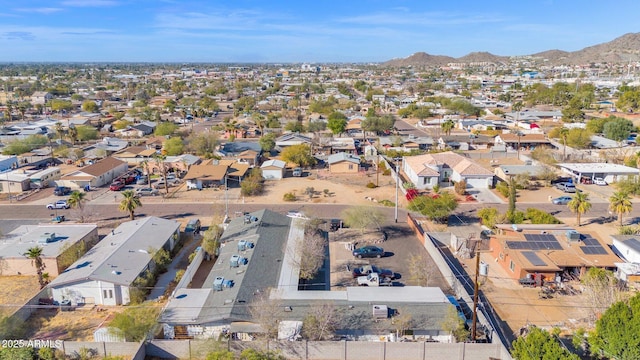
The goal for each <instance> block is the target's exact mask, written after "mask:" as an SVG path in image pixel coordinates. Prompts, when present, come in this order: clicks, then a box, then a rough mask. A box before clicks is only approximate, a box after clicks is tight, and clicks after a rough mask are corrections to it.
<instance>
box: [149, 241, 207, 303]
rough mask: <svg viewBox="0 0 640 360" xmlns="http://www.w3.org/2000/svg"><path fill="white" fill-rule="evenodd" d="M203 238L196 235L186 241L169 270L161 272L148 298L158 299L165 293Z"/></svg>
mask: <svg viewBox="0 0 640 360" xmlns="http://www.w3.org/2000/svg"><path fill="white" fill-rule="evenodd" d="M201 239H202V237H201V236H200V235H196V236H194V237H193V238H191V239H189V240H187V241H186V243H185V244H184V246H183V247H182V249H180V252H179V253H178V255H177V256H176V257H175V258H174V259H173V261H171V264H169V266H168V268H167V272H165V273H163V274H160V276H159V277H158V281H157V282H156V285H155V286H154V288H153V290H151V293H149V295H148V296H147V300H157V299H158V298H160V296H162V295H164V292H165V291H166V290H167V287H168V286H169V284H170V283H171V281H173V280H174V279H175V278H176V273H177V272H178V270H180V268H181V267H180V265H181V264H182V263H187V264H188V263H189V261H188V258H189V255H191V253H193V252H194V251H195V249H196V247H198V246H199V245H200V240H201ZM184 268H186V266H184Z"/></svg>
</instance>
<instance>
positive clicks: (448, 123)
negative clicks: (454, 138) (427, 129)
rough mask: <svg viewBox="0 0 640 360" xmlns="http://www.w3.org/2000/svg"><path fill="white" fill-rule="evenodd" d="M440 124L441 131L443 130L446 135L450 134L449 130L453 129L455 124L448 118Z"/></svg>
mask: <svg viewBox="0 0 640 360" xmlns="http://www.w3.org/2000/svg"><path fill="white" fill-rule="evenodd" d="M440 126H441V127H442V131H444V133H445V134H446V135H447V136H448V135H451V130H453V128H454V127H455V126H456V124H455V123H454V122H453V120H451V119H449V120H447V121H445V122H443V123H442V124H441V125H440Z"/></svg>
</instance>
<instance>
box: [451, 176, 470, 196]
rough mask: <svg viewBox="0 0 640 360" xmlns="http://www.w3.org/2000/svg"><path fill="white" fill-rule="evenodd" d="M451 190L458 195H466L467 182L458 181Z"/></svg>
mask: <svg viewBox="0 0 640 360" xmlns="http://www.w3.org/2000/svg"><path fill="white" fill-rule="evenodd" d="M453 190H454V191H455V192H456V194H458V195H464V194H466V193H467V181H466V180H460V181H458V182H456V183H455V184H453Z"/></svg>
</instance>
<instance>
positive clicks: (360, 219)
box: [342, 206, 384, 233]
mask: <svg viewBox="0 0 640 360" xmlns="http://www.w3.org/2000/svg"><path fill="white" fill-rule="evenodd" d="M342 218H343V222H344V223H345V224H346V225H347V226H349V227H352V228H355V229H360V232H362V233H364V231H365V229H366V228H368V227H370V226H375V227H376V228H377V229H378V230H380V229H381V225H382V222H383V221H384V215H383V214H382V212H380V210H378V209H376V208H375V207H371V206H354V207H351V208H348V209H346V210H344V211H343V212H342Z"/></svg>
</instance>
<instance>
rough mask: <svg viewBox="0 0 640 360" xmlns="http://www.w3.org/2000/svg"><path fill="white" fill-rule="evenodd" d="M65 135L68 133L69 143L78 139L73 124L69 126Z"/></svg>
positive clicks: (74, 142)
mask: <svg viewBox="0 0 640 360" xmlns="http://www.w3.org/2000/svg"><path fill="white" fill-rule="evenodd" d="M67 135H69V139H71V143H72V144H74V145H75V144H76V141H78V129H76V127H75V126H73V125H71V126H69V129H68V131H67Z"/></svg>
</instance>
